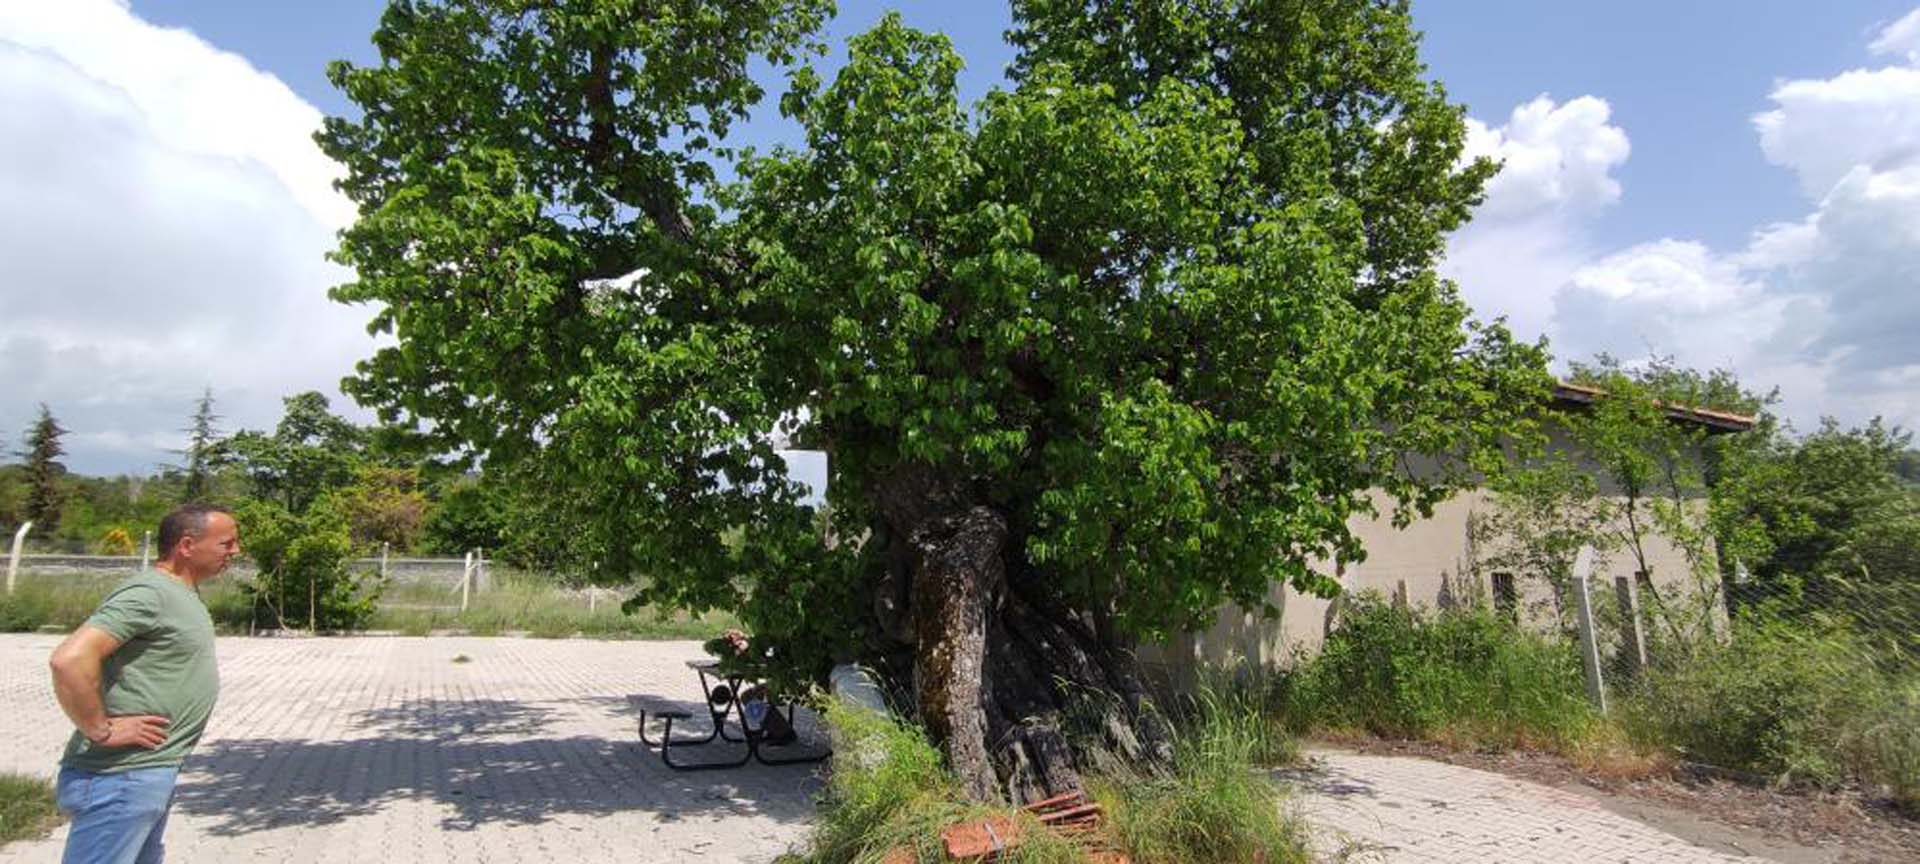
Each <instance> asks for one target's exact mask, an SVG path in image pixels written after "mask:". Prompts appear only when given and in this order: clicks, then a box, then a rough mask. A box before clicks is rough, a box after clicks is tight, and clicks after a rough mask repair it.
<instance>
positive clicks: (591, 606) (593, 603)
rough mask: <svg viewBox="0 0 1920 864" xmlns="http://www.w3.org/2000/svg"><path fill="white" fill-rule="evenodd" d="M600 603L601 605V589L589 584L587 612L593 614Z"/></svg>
mask: <svg viewBox="0 0 1920 864" xmlns="http://www.w3.org/2000/svg"><path fill="white" fill-rule="evenodd" d="M599 605H600V589H598V588H595V587H594V586H592V585H588V586H587V614H588V615H592V614H593V611H594V610H595V609H596V608H599Z"/></svg>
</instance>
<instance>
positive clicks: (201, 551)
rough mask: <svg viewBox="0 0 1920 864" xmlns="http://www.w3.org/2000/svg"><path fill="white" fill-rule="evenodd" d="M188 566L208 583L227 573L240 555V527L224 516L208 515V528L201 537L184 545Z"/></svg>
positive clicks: (187, 541)
mask: <svg viewBox="0 0 1920 864" xmlns="http://www.w3.org/2000/svg"><path fill="white" fill-rule="evenodd" d="M181 551H182V552H184V553H186V554H185V557H186V559H187V566H188V567H190V568H192V570H193V572H194V573H196V574H199V578H201V579H205V578H208V577H210V576H213V575H215V574H217V573H219V572H220V571H222V570H225V569H227V565H228V564H229V563H231V562H232V561H233V559H234V558H235V557H236V556H238V555H239V554H240V526H239V525H236V524H234V521H233V517H232V516H228V515H227V514H225V513H208V514H207V528H206V530H205V531H202V532H200V536H198V537H194V536H189V537H187V538H186V540H185V541H183V542H182V544H181Z"/></svg>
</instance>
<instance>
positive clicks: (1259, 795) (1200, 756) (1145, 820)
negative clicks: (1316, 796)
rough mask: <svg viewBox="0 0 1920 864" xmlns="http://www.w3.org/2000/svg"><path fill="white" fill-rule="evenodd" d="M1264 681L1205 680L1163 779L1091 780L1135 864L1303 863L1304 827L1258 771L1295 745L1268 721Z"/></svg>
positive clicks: (1179, 726)
mask: <svg viewBox="0 0 1920 864" xmlns="http://www.w3.org/2000/svg"><path fill="white" fill-rule="evenodd" d="M1272 693H1273V690H1272V687H1271V681H1270V680H1269V679H1268V678H1267V677H1265V676H1264V675H1260V674H1253V675H1248V674H1244V673H1243V674H1242V675H1240V676H1238V677H1215V678H1212V679H1209V680H1205V681H1203V682H1202V683H1201V685H1200V686H1199V687H1198V688H1197V689H1196V692H1195V693H1194V694H1193V695H1192V697H1191V698H1190V699H1188V700H1186V704H1185V709H1186V710H1184V711H1181V712H1179V713H1178V714H1177V716H1176V717H1175V729H1176V735H1175V738H1174V764H1173V767H1172V770H1171V772H1168V773H1155V772H1148V773H1124V774H1119V775H1109V776H1105V777H1097V778H1094V779H1093V786H1094V791H1095V797H1096V798H1098V799H1099V800H1100V801H1101V802H1102V803H1103V804H1105V806H1106V808H1107V816H1108V823H1109V829H1110V831H1111V833H1112V836H1113V838H1114V840H1115V841H1117V842H1118V844H1119V846H1120V848H1121V849H1123V850H1125V851H1126V853H1127V854H1128V855H1129V856H1130V857H1131V858H1132V860H1134V861H1136V862H1140V864H1201V862H1214V861H1253V862H1266V864H1284V862H1296V861H1299V862H1304V861H1306V860H1308V853H1307V836H1306V829H1305V826H1304V824H1303V823H1302V822H1301V821H1300V820H1299V819H1298V818H1296V817H1295V816H1293V815H1291V814H1290V813H1289V812H1288V811H1287V809H1286V802H1285V801H1284V799H1283V797H1282V795H1281V793H1280V790H1279V788H1278V787H1277V786H1275V785H1274V783H1273V781H1272V780H1271V779H1269V778H1268V776H1267V775H1266V774H1265V773H1264V772H1262V771H1259V770H1257V769H1258V768H1259V767H1261V766H1268V765H1276V764H1281V763H1283V762H1288V761H1291V760H1292V759H1293V758H1295V756H1296V755H1297V752H1298V751H1297V748H1296V746H1295V743H1294V741H1293V739H1292V737H1291V736H1289V735H1287V734H1286V732H1285V730H1284V729H1282V728H1281V727H1280V726H1279V725H1278V724H1277V723H1276V722H1275V715H1274V713H1273V712H1272V710H1271V706H1270V704H1269V698H1270V696H1271V694H1272Z"/></svg>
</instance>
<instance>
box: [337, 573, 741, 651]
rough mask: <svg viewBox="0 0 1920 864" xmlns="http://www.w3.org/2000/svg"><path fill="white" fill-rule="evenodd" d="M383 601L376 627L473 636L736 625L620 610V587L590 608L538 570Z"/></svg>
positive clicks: (663, 634)
mask: <svg viewBox="0 0 1920 864" xmlns="http://www.w3.org/2000/svg"><path fill="white" fill-rule="evenodd" d="M380 599H381V605H380V606H379V608H377V609H375V610H374V614H373V618H372V620H371V621H370V622H369V623H368V625H367V626H368V628H369V629H372V630H392V631H399V632H401V633H405V634H408V635H414V636H424V635H426V634H428V633H430V632H434V631H440V630H460V631H465V632H467V633H470V634H472V635H475V636H497V635H500V634H501V633H506V632H525V633H527V634H528V635H531V636H535V637H541V638H565V637H568V636H575V635H578V636H587V637H593V638H600V639H704V638H708V637H711V636H712V635H714V634H715V633H717V632H719V631H721V630H724V629H726V628H727V627H732V626H736V625H735V622H734V619H733V618H732V616H729V615H725V614H723V613H709V614H707V615H703V616H698V617H696V616H689V615H684V614H674V615H668V616H662V615H661V614H659V613H658V612H656V611H654V610H652V609H645V608H643V609H637V610H635V611H634V614H632V615H628V614H625V613H623V612H621V611H620V601H621V600H622V599H623V598H622V597H621V595H620V594H619V593H618V592H617V591H613V590H608V591H604V592H602V596H601V598H600V601H599V603H598V605H597V606H596V607H595V608H594V609H592V610H591V611H590V610H589V609H588V604H587V601H586V598H584V597H582V596H580V595H578V594H576V593H573V592H568V591H563V590H560V589H558V588H556V587H555V586H554V585H553V583H551V582H549V581H547V580H544V579H541V578H539V577H536V576H530V575H523V574H512V573H498V574H495V577H494V580H493V584H492V586H490V587H489V588H488V589H487V590H486V591H477V592H473V593H471V594H469V595H468V603H467V608H466V609H465V610H464V611H463V610H461V609H460V607H459V602H460V596H459V594H458V593H457V592H450V591H448V590H447V587H446V586H444V585H441V584H433V583H412V584H407V583H396V584H392V585H389V586H388V587H387V589H386V590H385V591H384V592H382V594H381V598H380Z"/></svg>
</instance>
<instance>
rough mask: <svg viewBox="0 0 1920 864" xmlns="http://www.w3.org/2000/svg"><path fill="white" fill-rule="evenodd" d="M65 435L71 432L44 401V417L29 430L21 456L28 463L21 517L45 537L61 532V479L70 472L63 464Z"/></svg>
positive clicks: (41, 416)
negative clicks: (61, 441) (56, 418)
mask: <svg viewBox="0 0 1920 864" xmlns="http://www.w3.org/2000/svg"><path fill="white" fill-rule="evenodd" d="M65 434H67V430H66V429H64V428H62V427H61V426H60V421H58V420H55V419H54V418H53V411H52V410H50V409H48V408H47V405H46V403H44V402H42V403H40V418H39V419H38V420H35V421H34V422H33V425H32V426H30V427H28V429H27V434H26V439H25V440H26V444H25V449H22V450H20V451H19V453H18V455H19V456H20V458H21V459H22V460H23V461H24V462H25V464H26V474H25V477H24V479H25V481H26V487H27V494H26V500H25V502H24V503H25V505H26V506H25V508H24V510H23V512H22V513H21V516H22V517H24V518H25V519H28V520H31V521H32V522H33V523H34V529H33V530H34V531H35V532H37V533H39V534H41V535H50V534H53V533H55V532H57V531H59V530H60V508H61V504H62V502H63V500H64V498H65V495H64V493H63V489H62V485H61V477H62V476H63V475H65V474H66V473H67V468H66V466H65V465H62V464H60V462H59V459H60V456H61V454H63V453H65V452H66V448H65V447H64V446H63V445H62V444H61V443H60V437H61V436H63V435H65Z"/></svg>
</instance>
